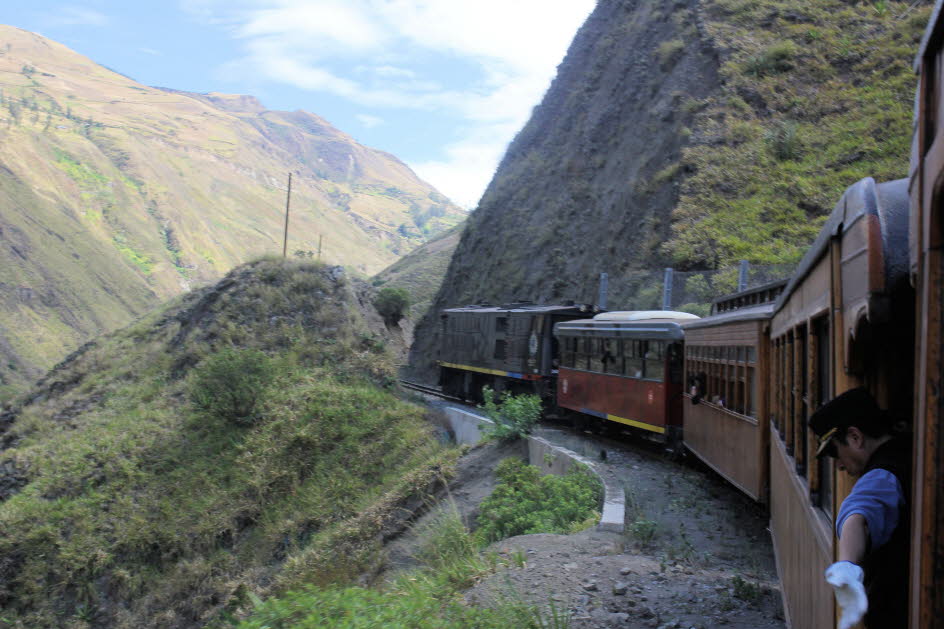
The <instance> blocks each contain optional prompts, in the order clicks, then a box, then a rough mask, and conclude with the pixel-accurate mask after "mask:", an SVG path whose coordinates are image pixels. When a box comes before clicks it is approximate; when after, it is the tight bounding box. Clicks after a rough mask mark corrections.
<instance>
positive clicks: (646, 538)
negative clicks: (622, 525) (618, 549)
mask: <svg viewBox="0 0 944 629" xmlns="http://www.w3.org/2000/svg"><path fill="white" fill-rule="evenodd" d="M629 530H630V531H631V532H632V534H633V537H635V538H636V539H637V540H639V542H640V543H641V544H649V543H650V542H652V540H653V539H655V536H656V533H657V532H658V531H659V523H658V522H656V521H654V520H647V519H645V518H637V519H636V521H635V522H633V523H632V524H630V525H629Z"/></svg>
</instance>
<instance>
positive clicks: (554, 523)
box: [476, 459, 603, 543]
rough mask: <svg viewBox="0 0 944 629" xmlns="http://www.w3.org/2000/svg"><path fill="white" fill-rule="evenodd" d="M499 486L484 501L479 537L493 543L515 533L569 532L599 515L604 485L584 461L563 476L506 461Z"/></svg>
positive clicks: (498, 474)
mask: <svg viewBox="0 0 944 629" xmlns="http://www.w3.org/2000/svg"><path fill="white" fill-rule="evenodd" d="M495 476H496V477H497V478H498V485H497V486H496V487H495V491H493V492H492V494H491V495H490V496H489V497H488V498H486V499H485V500H484V501H483V502H482V505H481V512H480V514H479V517H478V526H479V528H478V530H477V531H476V535H477V536H479V538H480V539H481V540H482V541H483V542H486V543H488V542H494V541H498V540H501V539H505V538H506V537H511V536H513V535H529V534H532V533H571V532H573V531H574V529H575V528H576V527H577V526H578V525H581V524H584V523H586V522H587V521H588V520H590V519H591V518H593V519H595V518H596V516H597V515H598V512H597V509H598V507H599V505H600V501H601V500H602V498H603V486H602V484H601V483H600V480H599V479H598V478H597V477H596V476H594V474H593V472H591V471H590V469H589V468H588V467H586V466H584V465H578V466H575V467H573V468H572V469H571V470H570V471H569V472H568V473H567V474H566V475H564V476H553V475H548V476H541V474H540V471H539V470H538V468H536V467H535V466H533V465H526V464H525V463H523V462H521V461H519V460H517V459H505V460H504V461H502V462H501V463H499V464H498V467H497V468H496V470H495Z"/></svg>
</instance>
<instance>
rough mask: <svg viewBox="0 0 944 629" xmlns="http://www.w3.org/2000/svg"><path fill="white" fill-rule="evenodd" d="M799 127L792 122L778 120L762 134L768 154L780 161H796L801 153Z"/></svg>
mask: <svg viewBox="0 0 944 629" xmlns="http://www.w3.org/2000/svg"><path fill="white" fill-rule="evenodd" d="M798 131H799V125H798V124H797V123H796V122H793V121H792V120H778V121H776V122H775V123H774V125H773V127H771V128H770V129H768V130H767V132H766V133H765V134H764V140H765V141H766V142H767V146H768V148H769V149H770V152H771V153H772V154H773V155H774V157H776V158H777V159H779V160H781V161H785V160H788V159H797V158H798V157H800V155H801V153H802V152H803V145H802V143H801V142H800V138H799V135H798Z"/></svg>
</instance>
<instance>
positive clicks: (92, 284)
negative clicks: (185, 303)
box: [0, 26, 465, 400]
mask: <svg viewBox="0 0 944 629" xmlns="http://www.w3.org/2000/svg"><path fill="white" fill-rule="evenodd" d="M0 98H2V100H0V359H2V360H0V400H2V397H3V395H4V393H3V392H4V391H6V392H7V394H9V392H10V391H11V390H13V389H18V388H20V387H21V386H22V384H23V383H24V382H26V381H28V380H29V379H31V378H33V377H36V376H38V375H39V374H40V373H41V372H42V371H43V370H44V369H47V368H49V367H50V366H52V365H53V364H54V363H55V362H56V361H58V360H60V359H61V358H62V357H63V356H64V354H65V353H66V352H67V351H68V350H69V349H74V348H75V347H76V346H78V345H79V344H80V343H81V342H84V341H85V340H87V339H88V338H90V337H92V336H94V335H95V334H98V333H100V332H102V331H104V330H109V329H113V328H115V327H116V326H118V325H122V324H124V323H127V322H128V321H129V320H130V319H131V318H132V317H134V316H136V315H139V314H141V313H143V312H145V311H146V310H147V309H149V308H150V307H153V306H154V305H156V304H157V303H159V302H160V301H162V300H164V299H166V298H168V297H170V296H172V295H174V294H177V293H180V292H181V291H184V290H187V289H189V288H190V287H192V286H195V285H199V284H201V283H206V282H208V281H211V280H214V279H216V278H218V277H219V276H221V275H222V274H223V273H225V272H226V271H228V270H229V269H231V268H232V267H233V266H234V265H236V264H238V263H241V262H244V261H246V260H248V259H250V258H252V257H256V256H258V255H261V254H265V253H278V254H281V252H282V247H283V233H284V219H285V210H286V198H287V185H288V175H289V173H290V172H291V173H293V181H292V195H291V204H290V224H289V230H288V243H287V250H288V254H289V256H293V255H297V256H302V257H305V258H317V257H319V254H320V257H321V259H322V260H323V261H325V262H329V263H332V264H342V265H345V266H347V267H348V268H350V269H352V270H355V271H360V272H363V273H365V274H370V273H373V272H376V271H378V270H380V269H382V268H384V267H386V266H388V265H389V264H390V263H392V262H394V261H395V260H397V259H398V258H399V257H401V256H402V255H404V254H406V253H408V252H409V251H411V250H412V249H414V248H416V247H417V246H419V245H421V244H423V243H424V242H426V241H427V240H428V239H429V238H430V237H431V236H435V235H436V234H437V233H439V232H441V231H443V230H445V229H448V228H449V227H451V226H452V225H454V224H456V223H457V222H459V221H460V220H461V219H462V218H463V217H464V215H465V213H464V212H463V211H462V210H461V209H459V208H458V207H457V206H455V205H453V204H452V203H450V202H449V201H448V200H447V199H446V198H445V197H443V196H442V195H441V194H439V193H438V192H437V191H436V190H434V189H433V188H432V187H431V186H429V185H428V184H426V183H425V182H423V181H421V180H420V179H418V178H417V177H416V175H415V174H414V173H413V172H412V171H411V170H410V169H409V168H408V167H407V166H406V165H405V164H403V163H402V162H400V161H399V160H398V159H396V158H395V157H394V156H392V155H389V154H387V153H384V152H381V151H377V150H373V149H370V148H367V147H364V146H361V145H359V144H357V143H356V142H355V141H354V140H353V139H352V138H351V137H350V136H347V135H345V134H344V133H342V132H340V131H338V130H337V129H335V128H333V127H332V126H331V125H330V124H329V123H328V122H326V121H325V120H323V119H321V118H319V117H318V116H317V115H315V114H312V113H308V112H304V111H295V112H275V111H267V110H265V108H264V107H263V106H262V105H261V104H260V103H259V102H258V101H256V100H255V99H254V98H252V97H249V96H228V95H221V94H207V95H198V94H190V93H183V92H178V91H174V90H168V89H160V88H153V87H148V86H145V85H141V84H139V83H137V82H135V81H134V80H132V79H130V78H128V77H125V76H122V75H120V74H116V73H115V72H112V71H110V70H108V69H107V68H104V67H102V66H99V65H97V64H95V63H94V62H93V61H91V60H89V59H87V58H85V57H82V56H81V55H78V54H76V53H75V52H73V51H71V50H69V49H68V48H66V47H64V46H62V45H60V44H57V43H55V42H53V41H50V40H48V39H45V38H43V37H41V36H39V35H36V34H33V33H29V32H26V31H23V30H20V29H17V28H13V27H9V26H0Z"/></svg>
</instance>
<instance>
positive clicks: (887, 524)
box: [836, 469, 905, 550]
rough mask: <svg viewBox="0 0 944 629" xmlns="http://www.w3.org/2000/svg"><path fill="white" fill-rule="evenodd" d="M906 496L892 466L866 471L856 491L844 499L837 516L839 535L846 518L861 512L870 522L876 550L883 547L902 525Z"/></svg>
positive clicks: (872, 545) (857, 482) (871, 538)
mask: <svg viewBox="0 0 944 629" xmlns="http://www.w3.org/2000/svg"><path fill="white" fill-rule="evenodd" d="M904 503H905V497H904V494H903V493H902V491H901V483H899V482H898V479H897V478H896V477H895V475H894V474H892V473H891V472H889V471H888V470H881V469H877V470H871V471H870V472H867V473H865V474H863V475H862V477H861V478H860V479H859V480H858V481H856V484H855V486H854V487H853V488H852V493H851V494H849V496H848V497H846V499H845V500H843V501H842V505H841V506H840V507H839V516H838V517H837V518H836V535H837V536H840V535H841V533H842V525H843V524H844V523H845V521H846V518H848V517H849V516H850V515H852V514H854V513H860V514H862V516H863V517H864V518H865V521H866V523H867V524H868V526H869V541H870V542H871V547H872V550H875V549H876V548H880V547H881V546H883V545H884V544H885V543H886V542H887V541H888V540H889V539H891V536H892V533H893V532H894V531H895V527H896V526H898V510H899V508H900V507H901V506H902V505H904Z"/></svg>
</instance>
